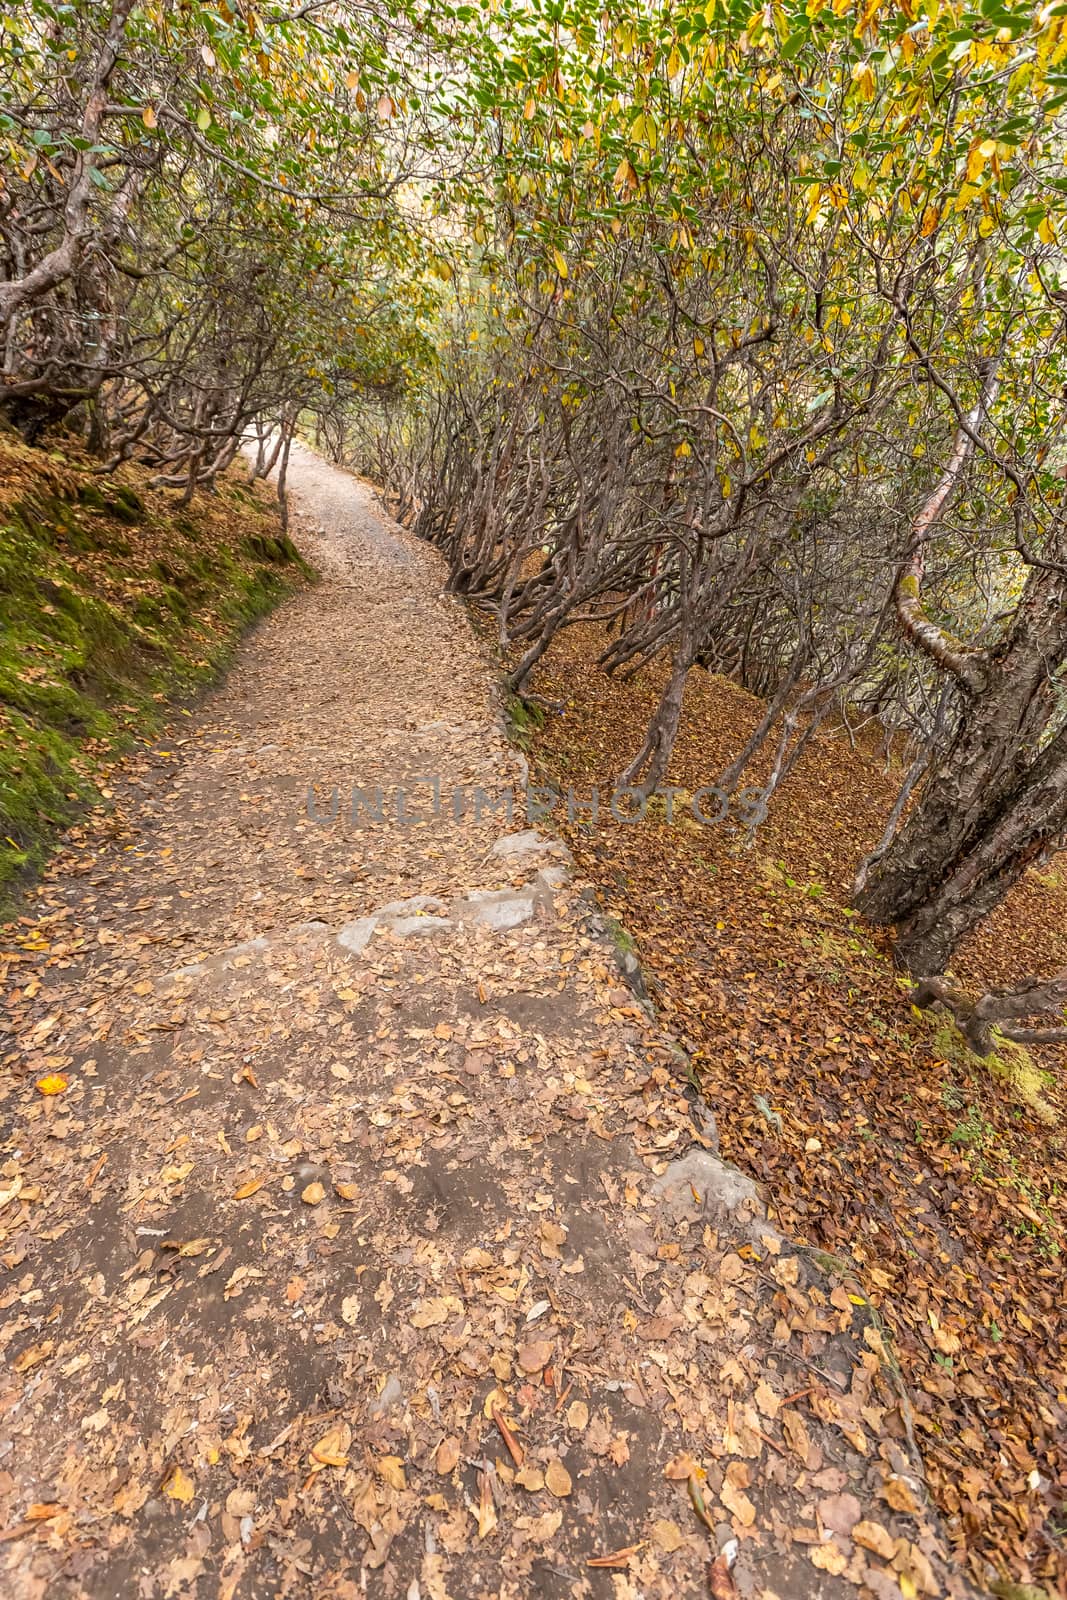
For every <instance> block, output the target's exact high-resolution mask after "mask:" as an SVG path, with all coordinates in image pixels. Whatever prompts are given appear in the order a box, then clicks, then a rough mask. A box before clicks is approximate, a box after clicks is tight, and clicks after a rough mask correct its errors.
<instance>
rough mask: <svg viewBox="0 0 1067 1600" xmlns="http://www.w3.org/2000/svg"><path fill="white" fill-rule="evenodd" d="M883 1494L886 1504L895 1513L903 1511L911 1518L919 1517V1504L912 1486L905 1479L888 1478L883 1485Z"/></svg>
mask: <svg viewBox="0 0 1067 1600" xmlns="http://www.w3.org/2000/svg"><path fill="white" fill-rule="evenodd" d="M882 1493H883V1495H884V1496H885V1499H886V1503H887V1504H888V1505H889V1506H890V1507H891V1508H892V1510H894V1511H903V1512H905V1513H906V1514H907V1515H908V1516H909V1517H917V1516H918V1515H919V1503H918V1501H917V1500H916V1497H915V1495H914V1493H913V1491H912V1488H911V1485H910V1484H909V1483H908V1482H907V1480H906V1479H904V1478H897V1477H892V1478H887V1479H886V1481H885V1483H884V1484H883V1485H882Z"/></svg>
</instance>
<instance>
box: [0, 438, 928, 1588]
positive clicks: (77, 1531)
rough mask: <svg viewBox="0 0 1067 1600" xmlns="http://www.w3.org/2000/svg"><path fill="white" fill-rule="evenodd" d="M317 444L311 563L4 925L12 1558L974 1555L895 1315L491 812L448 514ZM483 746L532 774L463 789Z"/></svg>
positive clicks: (865, 1572) (874, 1567)
mask: <svg viewBox="0 0 1067 1600" xmlns="http://www.w3.org/2000/svg"><path fill="white" fill-rule="evenodd" d="M290 481H291V486H292V490H293V493H294V496H295V500H296V507H297V522H298V530H297V531H298V538H299V539H300V541H301V543H302V545H303V547H304V549H305V550H306V552H307V553H308V555H309V556H310V558H311V559H312V560H313V561H314V562H315V563H316V565H317V566H318V567H319V568H320V569H321V571H322V572H323V574H324V577H323V581H322V582H321V583H320V584H319V585H317V586H316V587H313V588H310V589H308V590H307V591H306V592H304V593H301V594H300V595H298V596H297V597H296V598H294V599H292V600H291V601H289V602H288V603H287V604H286V605H285V606H283V607H282V608H281V609H280V610H279V611H278V612H277V613H276V614H275V615H274V616H273V617H272V618H270V619H269V620H268V621H266V622H265V623H263V624H262V625H261V626H260V627H259V628H257V629H256V630H255V632H254V633H253V634H252V636H251V637H250V638H249V639H248V640H247V642H246V644H245V645H244V647H243V648H242V650H241V652H240V655H239V658H238V660H237V662H236V664H235V666H234V668H233V670H232V672H231V673H230V674H229V676H228V678H227V680H226V682H225V683H224V684H223V685H222V686H221V687H220V688H219V689H218V690H216V692H214V693H213V694H212V695H211V696H210V697H209V699H208V700H207V701H206V703H205V704H204V706H203V707H202V708H201V710H200V711H198V712H197V713H196V714H195V715H193V716H191V717H181V716H180V717H178V718H177V719H176V721H177V724H178V726H177V727H176V728H175V729H174V730H173V731H172V732H171V734H170V735H169V736H168V738H167V739H165V740H161V741H160V742H159V746H158V748H157V749H155V750H154V751H153V752H151V753H149V754H147V755H143V756H141V757H140V758H138V759H136V760H132V761H131V762H129V763H128V764H127V766H126V767H125V769H124V772H123V774H122V775H121V777H120V779H119V780H117V781H116V784H115V786H114V787H115V801H114V809H113V810H112V811H111V812H110V813H109V814H108V815H106V816H104V815H100V816H95V817H94V818H92V819H90V820H89V822H88V823H87V824H86V826H85V827H84V828H82V829H81V830H76V832H75V834H74V836H73V839H72V843H71V846H70V848H69V849H67V850H66V851H65V852H64V854H63V855H62V856H61V857H60V858H59V859H58V860H57V861H56V863H55V864H54V865H53V868H52V869H51V871H50V872H49V874H48V876H47V878H46V879H45V881H44V883H43V884H42V886H41V888H40V891H39V893H38V895H37V898H36V899H35V901H34V902H33V925H32V926H31V925H30V924H29V923H28V924H27V925H26V926H25V927H24V929H23V930H22V933H21V935H20V941H19V943H18V945H17V947H16V949H15V951H14V955H15V963H14V966H13V968H12V971H11V974H10V975H9V979H8V985H7V991H6V1004H7V1008H8V1023H9V1027H10V1029H11V1033H12V1035H13V1036H14V1038H15V1040H16V1046H15V1048H14V1050H13V1051H11V1052H9V1054H8V1056H7V1058H6V1060H7V1065H8V1068H9V1069H13V1070H10V1071H9V1072H8V1075H7V1076H6V1077H5V1080H4V1128H3V1145H2V1149H0V1255H2V1261H3V1265H4V1268H5V1269H6V1275H5V1279H4V1288H3V1290H2V1293H0V1305H2V1306H3V1308H4V1323H3V1331H2V1336H0V1338H2V1354H3V1361H4V1371H3V1391H4V1392H3V1397H2V1401H0V1417H2V1425H0V1441H2V1442H0V1534H2V1539H0V1592H2V1593H3V1594H5V1595H7V1596H11V1597H13V1600H31V1597H44V1596H46V1595H47V1596H48V1597H49V1600H57V1597H60V1596H86V1597H89V1596H91V1597H94V1600H96V1597H104V1596H108V1597H111V1596H115V1597H119V1596H121V1597H123V1600H127V1597H130V1600H156V1597H160V1600H162V1597H172V1596H180V1597H182V1600H188V1597H193V1600H207V1597H209V1596H210V1597H213V1600H214V1597H225V1600H232V1597H247V1600H266V1597H268V1596H282V1595H293V1596H301V1597H320V1596H333V1597H337V1600H354V1597H356V1596H361V1595H364V1594H369V1595H372V1596H382V1597H388V1600H392V1597H394V1596H396V1597H403V1600H445V1597H448V1596H452V1597H454V1600H464V1597H467V1596H475V1595H480V1596H490V1595H493V1596H501V1597H504V1596H509V1597H510V1596H515V1597H518V1596H529V1595H538V1596H549V1597H552V1596H561V1597H562V1596H570V1595H575V1596H584V1595H590V1596H605V1597H609V1596H610V1597H615V1600H626V1597H631V1596H632V1597H637V1596H642V1597H646V1600H651V1597H661V1600H667V1597H671V1600H677V1597H678V1596H683V1595H684V1596H688V1595H693V1596H696V1595H701V1594H704V1593H706V1592H707V1590H708V1585H709V1582H711V1583H712V1585H713V1587H712V1592H713V1593H714V1594H716V1595H719V1596H721V1597H725V1596H729V1595H730V1594H733V1593H734V1592H735V1590H734V1588H733V1587H732V1585H733V1584H734V1583H735V1582H736V1592H737V1593H739V1594H741V1595H744V1596H761V1597H769V1596H774V1595H778V1596H780V1597H781V1600H794V1597H797V1596H813V1597H814V1596H819V1595H825V1596H827V1597H831V1596H838V1595H841V1596H844V1595H850V1596H851V1595H855V1594H857V1593H861V1592H862V1593H866V1594H874V1595H878V1596H884V1595H887V1594H892V1595H894V1596H896V1595H899V1594H900V1593H901V1592H902V1591H901V1586H900V1583H899V1581H898V1577H897V1576H895V1575H894V1574H893V1572H892V1571H891V1566H892V1565H893V1564H894V1563H895V1570H896V1572H897V1573H901V1572H903V1573H906V1574H909V1575H911V1574H913V1575H914V1578H913V1579H912V1581H916V1580H917V1582H918V1585H919V1588H918V1592H919V1593H930V1592H938V1593H940V1592H946V1591H944V1590H943V1589H942V1588H941V1586H940V1584H938V1587H937V1588H936V1590H931V1589H930V1588H929V1587H928V1585H929V1584H931V1583H933V1582H934V1581H935V1580H934V1579H933V1578H931V1577H928V1576H927V1575H928V1574H929V1573H930V1571H931V1567H930V1560H931V1559H933V1561H934V1563H935V1566H936V1560H937V1552H936V1549H935V1546H934V1544H933V1542H932V1536H931V1535H930V1534H929V1532H928V1531H926V1532H924V1531H923V1527H922V1524H921V1522H920V1521H916V1520H915V1519H913V1518H911V1517H909V1516H907V1515H904V1514H902V1513H901V1512H900V1510H899V1509H898V1510H897V1511H894V1510H892V1509H891V1508H890V1505H889V1504H887V1503H886V1500H885V1498H884V1497H885V1496H886V1495H888V1496H889V1498H890V1499H891V1500H892V1501H893V1503H894V1504H895V1505H896V1506H897V1507H898V1508H900V1507H906V1506H907V1505H908V1503H909V1501H913V1500H917V1498H918V1494H919V1491H918V1489H917V1487H916V1482H915V1478H914V1474H913V1470H912V1463H911V1461H910V1459H909V1454H908V1450H907V1446H906V1443H905V1437H904V1434H905V1430H904V1428H903V1426H902V1423H901V1420H900V1417H899V1415H898V1413H897V1411H896V1410H895V1406H896V1399H895V1391H894V1390H893V1389H892V1386H891V1385H889V1386H887V1385H885V1384H883V1382H882V1380H881V1378H880V1376H879V1372H878V1361H877V1357H876V1353H875V1352H876V1348H877V1339H876V1338H875V1339H873V1340H872V1339H871V1338H868V1340H867V1342H866V1343H865V1342H864V1340H863V1338H862V1322H861V1320H860V1316H861V1314H860V1313H859V1312H858V1311H857V1310H856V1307H855V1305H854V1304H853V1302H851V1301H850V1300H849V1298H848V1295H847V1294H846V1293H844V1291H843V1290H842V1289H841V1287H840V1285H839V1286H838V1287H837V1288H836V1289H835V1288H834V1286H833V1284H832V1283H831V1282H828V1281H827V1280H824V1279H823V1278H821V1277H820V1276H819V1275H818V1274H817V1273H815V1272H814V1271H813V1269H812V1268H811V1266H810V1263H808V1262H807V1261H805V1260H804V1259H802V1257H801V1256H800V1255H799V1254H798V1253H797V1252H796V1251H794V1250H793V1249H792V1248H791V1247H790V1246H789V1245H788V1244H787V1243H784V1242H783V1241H781V1240H780V1239H779V1238H778V1237H777V1236H776V1235H775V1234H774V1231H773V1229H771V1228H770V1227H769V1225H768V1224H767V1223H766V1222H765V1221H764V1220H762V1219H761V1217H760V1215H759V1214H758V1210H757V1208H756V1206H755V1205H754V1202H753V1201H752V1198H751V1195H750V1194H749V1193H748V1191H747V1189H746V1186H745V1184H744V1183H739V1182H737V1181H736V1180H733V1179H730V1177H729V1174H724V1173H723V1171H722V1169H721V1168H719V1167H718V1165H717V1163H716V1162H715V1161H714V1159H713V1157H712V1156H711V1154H710V1153H709V1149H708V1145H709V1142H710V1139H709V1136H710V1135H711V1134H712V1132H713V1126H712V1124H711V1123H710V1121H708V1120H707V1119H702V1117H701V1115H700V1114H699V1112H697V1113H694V1109H693V1106H692V1103H691V1099H690V1098H688V1097H687V1093H686V1086H685V1078H684V1061H683V1062H680V1061H679V1053H678V1052H677V1050H676V1049H675V1047H673V1046H672V1044H671V1042H670V1041H669V1039H666V1038H665V1037H664V1036H663V1035H662V1034H661V1033H660V1031H659V1030H658V1027H657V1026H656V1024H655V1023H654V1022H653V1021H652V1020H651V1019H650V1016H649V1014H648V1013H647V1012H646V1011H645V1010H644V1009H643V1008H642V1005H641V1004H640V1003H639V1001H638V1000H637V999H636V998H635V995H634V993H632V992H631V990H630V989H629V988H628V987H627V985H626V983H625V981H624V974H623V971H622V970H621V968H620V965H619V960H618V958H617V953H616V950H615V948H614V946H613V945H612V943H611V942H610V940H609V939H607V938H606V937H605V936H604V933H603V930H602V929H601V928H600V927H599V926H598V925H597V923H596V920H595V918H593V917H592V916H591V912H590V901H589V898H588V896H587V895H583V893H582V890H581V886H580V885H578V884H575V883H571V882H568V881H566V865H565V862H564V861H563V860H562V859H561V852H560V850H559V847H558V846H555V845H553V844H552V842H551V840H547V839H544V838H541V839H539V838H538V837H537V836H536V835H531V834H530V833H529V831H528V829H527V823H526V820H525V818H523V817H522V816H521V815H517V816H516V817H515V818H514V819H513V821H512V822H511V823H510V824H509V823H508V822H507V820H506V819H505V817H504V815H503V810H502V801H501V796H502V795H503V794H505V793H506V792H507V791H509V790H510V789H511V787H512V785H513V784H514V783H515V782H516V781H517V780H518V778H519V768H520V762H519V759H518V758H517V757H516V755H515V754H514V752H513V751H511V750H510V749H509V748H508V746H507V744H506V741H505V738H504V736H503V732H502V727H501V723H500V718H499V713H498V711H497V710H496V702H495V699H494V691H493V685H492V676H491V672H490V668H489V666H488V664H487V661H486V659H485V658H484V656H483V654H482V652H481V651H480V648H479V647H478V645H477V643H476V641H475V639H474V637H473V635H472V633H471V630H470V627H469V624H468V622H467V620H466V617H465V615H464V614H463V612H462V610H461V608H460V607H459V605H458V603H457V602H456V601H455V600H453V599H452V598H451V597H448V596H445V595H444V594H443V593H442V582H443V571H442V569H441V567H440V566H439V564H438V561H437V558H436V556H435V555H434V554H433V553H432V552H430V551H428V550H427V549H425V548H423V547H421V546H419V545H417V544H415V542H414V541H413V540H412V539H411V538H410V536H409V535H408V534H407V533H405V532H404V531H403V530H401V529H399V528H397V527H396V526H395V525H394V524H392V523H391V522H390V521H389V519H388V518H386V517H385V516H383V514H382V512H381V510H380V509H379V507H378V506H377V504H376V502H375V500H374V498H373V495H372V493H371V491H370V490H369V489H368V488H367V487H366V486H365V485H364V484H362V483H360V482H359V481H357V480H355V479H353V478H352V477H351V476H349V475H347V474H345V473H343V472H340V471H339V470H337V469H335V468H333V467H329V466H327V465H325V464H324V463H322V462H321V461H319V460H317V459H316V458H315V457H314V456H313V455H311V454H310V452H308V451H305V450H296V451H294V455H293V460H292V463H291V468H290ZM427 778H430V779H435V780H436V781H437V784H438V786H439V798H440V815H438V816H434V815H432V814H427V813H428V812H431V811H432V808H431V806H430V797H431V795H432V794H433V786H432V784H430V783H427V782H426V780H427ZM309 782H312V783H315V784H317V785H318V786H319V787H318V796H319V805H320V807H321V813H320V817H319V820H314V819H313V818H310V817H309V816H308V814H307V808H306V792H307V786H308V783H309ZM335 785H336V787H337V789H338V791H339V805H338V815H337V817H336V819H335V820H334V821H332V822H330V821H329V815H330V800H329V797H330V793H331V790H332V789H333V787H334V786H335ZM353 785H358V786H359V787H360V788H361V789H362V790H363V791H364V792H366V793H368V794H371V793H372V792H373V790H374V788H375V786H378V787H380V788H381V789H382V790H383V814H384V815H383V820H379V821H375V820H374V819H373V817H368V815H367V814H366V812H365V811H364V812H363V813H361V814H360V815H359V816H358V817H357V819H356V821H355V822H353V820H352V817H351V815H350V804H349V801H350V796H351V790H352V787H353ZM475 785H479V786H481V787H482V789H483V790H484V791H485V794H486V795H487V796H488V797H490V799H494V800H496V801H497V802H498V804H499V805H500V807H501V808H500V809H498V810H496V811H493V810H491V809H490V808H489V805H488V803H483V805H482V808H481V809H482V815H481V816H480V817H479V818H475V817H473V816H472V815H470V814H469V812H468V814H467V815H463V816H458V817H457V816H456V815H455V812H454V807H453V796H454V794H455V793H456V792H457V791H460V790H462V791H464V792H466V793H467V794H469V793H470V792H471V790H472V788H473V786H475ZM398 788H402V789H404V790H405V792H406V794H407V797H408V799H407V809H408V811H411V810H412V809H414V808H416V807H417V808H419V809H420V810H421V811H422V815H421V816H420V817H418V818H416V819H414V820H413V819H411V818H410V817H409V818H408V819H407V820H406V821H405V822H404V823H403V824H402V823H401V822H399V821H398V820H397V817H396V790H397V789H398ZM516 836H517V837H516ZM57 1069H61V1070H63V1071H65V1072H67V1073H68V1074H69V1078H70V1087H69V1089H68V1091H67V1092H66V1093H65V1094H63V1095H61V1096H57V1097H55V1098H48V1099H46V1098H44V1097H43V1096H42V1095H41V1094H39V1093H37V1092H36V1090H35V1081H36V1079H37V1078H38V1077H39V1076H40V1075H41V1074H42V1073H45V1072H48V1071H54V1070H57ZM724 1199H725V1200H728V1201H730V1205H729V1206H726V1205H724V1204H723V1201H724ZM691 1472H693V1473H696V1474H697V1476H696V1477H695V1479H694V1482H695V1483H696V1484H697V1486H698V1488H699V1492H700V1494H702V1495H703V1497H704V1500H705V1502H706V1508H707V1509H706V1514H707V1524H708V1525H707V1526H705V1524H703V1523H702V1522H701V1521H700V1520H699V1519H698V1517H697V1516H696V1514H695V1513H694V1511H693V1509H692V1506H691V1503H690V1497H689V1492H688V1482H687V1480H688V1476H689V1474H690V1473H691ZM861 1518H863V1519H865V1520H866V1522H867V1523H868V1524H873V1525H876V1526H875V1531H874V1532H873V1533H871V1532H869V1531H868V1532H867V1533H866V1534H865V1535H863V1536H861V1534H862V1530H859V1529H857V1528H856V1524H857V1522H858V1521H859V1520H860V1519H861ZM854 1533H855V1534H856V1535H857V1537H855V1538H853V1537H852V1535H853V1534H854ZM896 1539H899V1540H902V1541H903V1542H902V1543H897V1544H894V1542H893V1541H894V1540H896ZM731 1541H733V1542H734V1543H733V1544H731ZM886 1541H888V1545H886ZM734 1544H736V1545H737V1546H739V1550H740V1554H739V1556H738V1557H737V1561H736V1565H735V1566H734V1568H733V1572H732V1574H731V1573H729V1572H728V1570H727V1568H728V1566H729V1561H730V1557H731V1556H732V1554H733V1549H734ZM720 1545H726V1546H727V1554H726V1555H725V1556H723V1557H720V1558H719V1559H718V1563H717V1565H716V1567H715V1568H714V1569H713V1576H712V1577H711V1578H709V1573H708V1567H707V1564H708V1561H709V1557H711V1556H713V1555H717V1554H718V1549H719V1546H720ZM879 1546H881V1555H880V1556H879V1555H876V1554H874V1553H872V1550H873V1549H874V1548H876V1547H879ZM598 1563H599V1564H598ZM715 1585H717V1587H715Z"/></svg>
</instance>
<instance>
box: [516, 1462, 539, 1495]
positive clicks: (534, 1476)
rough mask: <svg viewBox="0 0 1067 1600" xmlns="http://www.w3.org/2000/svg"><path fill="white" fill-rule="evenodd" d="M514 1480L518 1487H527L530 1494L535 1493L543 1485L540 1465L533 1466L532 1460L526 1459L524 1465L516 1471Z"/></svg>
mask: <svg viewBox="0 0 1067 1600" xmlns="http://www.w3.org/2000/svg"><path fill="white" fill-rule="evenodd" d="M515 1482H516V1483H517V1484H518V1485H519V1487H520V1489H528V1490H529V1491H530V1493H531V1494H537V1493H538V1492H539V1490H541V1489H543V1488H544V1486H545V1475H544V1473H543V1472H542V1471H541V1468H540V1467H535V1466H534V1465H533V1463H532V1462H530V1461H528V1462H527V1463H526V1465H525V1466H524V1467H520V1468H519V1470H518V1472H516V1474H515Z"/></svg>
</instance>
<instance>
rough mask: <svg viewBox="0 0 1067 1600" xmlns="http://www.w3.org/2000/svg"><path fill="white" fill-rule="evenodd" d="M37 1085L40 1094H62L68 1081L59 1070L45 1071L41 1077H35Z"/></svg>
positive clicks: (67, 1086)
mask: <svg viewBox="0 0 1067 1600" xmlns="http://www.w3.org/2000/svg"><path fill="white" fill-rule="evenodd" d="M37 1087H38V1089H39V1090H40V1091H41V1093H42V1094H63V1092H64V1091H65V1090H66V1089H67V1088H69V1081H68V1080H67V1079H66V1078H65V1077H64V1076H63V1074H62V1073H61V1072H46V1073H45V1075H44V1077H43V1078H38V1079H37Z"/></svg>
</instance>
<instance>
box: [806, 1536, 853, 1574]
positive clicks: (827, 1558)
mask: <svg viewBox="0 0 1067 1600" xmlns="http://www.w3.org/2000/svg"><path fill="white" fill-rule="evenodd" d="M808 1560H809V1561H810V1562H811V1564H812V1566H813V1567H818V1569H819V1571H820V1572H829V1573H830V1575H831V1576H832V1577H834V1578H839V1577H840V1576H841V1574H842V1573H843V1572H844V1570H845V1568H846V1567H847V1566H848V1557H847V1556H846V1555H845V1554H844V1552H843V1551H842V1550H839V1549H838V1547H837V1545H836V1544H835V1543H834V1541H833V1540H832V1539H827V1540H825V1541H824V1543H822V1544H817V1545H813V1546H812V1548H811V1549H810V1550H809V1551H808Z"/></svg>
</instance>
